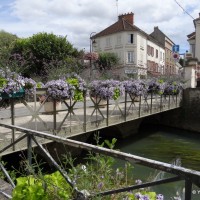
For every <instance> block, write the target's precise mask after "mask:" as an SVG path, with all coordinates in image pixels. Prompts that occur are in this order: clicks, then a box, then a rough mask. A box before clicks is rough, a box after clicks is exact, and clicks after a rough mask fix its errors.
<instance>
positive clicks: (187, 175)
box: [0, 123, 200, 200]
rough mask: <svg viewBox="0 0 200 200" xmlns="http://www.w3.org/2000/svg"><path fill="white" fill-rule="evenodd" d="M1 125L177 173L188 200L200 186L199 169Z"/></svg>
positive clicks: (29, 134) (28, 134)
mask: <svg viewBox="0 0 200 200" xmlns="http://www.w3.org/2000/svg"><path fill="white" fill-rule="evenodd" d="M0 126H2V127H6V128H10V129H16V130H17V131H20V132H22V133H25V134H26V135H27V137H28V136H31V137H34V138H35V136H37V137H41V138H45V139H48V140H52V141H55V142H58V143H62V144H66V145H68V146H71V147H76V148H80V149H84V150H89V151H93V152H96V153H100V154H104V155H108V156H111V157H115V158H119V159H121V160H125V161H128V162H130V163H137V164H140V165H143V166H147V167H150V168H153V169H158V170H161V171H165V172H168V173H170V174H174V175H176V177H174V178H172V180H171V181H172V182H173V181H175V179H177V180H180V179H182V180H185V186H186V190H185V191H186V192H185V197H187V198H186V199H187V200H191V192H192V191H191V190H192V187H191V186H192V184H195V185H196V186H198V187H200V172H199V171H195V170H191V169H187V168H184V167H180V166H176V165H172V164H168V163H164V162H160V161H156V160H152V159H148V158H144V157H140V156H136V155H131V154H128V153H124V152H120V151H117V150H113V149H107V148H104V147H100V146H95V145H92V144H87V143H83V142H79V141H75V140H72V139H66V138H62V137H59V136H56V135H52V134H48V133H43V132H40V131H34V130H30V129H26V128H22V127H19V126H14V125H7V124H2V123H0ZM34 140H35V139H34ZM15 142H16V141H15ZM30 144H31V143H28V145H30ZM27 149H28V150H29V151H31V148H30V146H29V147H28V148H27ZM27 155H28V156H30V155H31V154H30V152H28V154H27ZM46 156H48V157H49V155H48V154H46ZM29 159H30V158H29ZM163 182H165V180H163ZM158 183H159V182H158ZM152 184H156V182H154V183H152ZM140 186H141V188H142V186H145V185H140ZM128 189H129V188H127V190H126V191H128ZM133 189H134V187H133ZM77 191H78V190H77ZM123 191H124V190H123ZM112 192H113V193H115V191H112ZM118 192H119V191H118ZM106 194H107V193H105V194H104V195H106ZM109 194H110V192H109ZM102 195H103V194H102Z"/></svg>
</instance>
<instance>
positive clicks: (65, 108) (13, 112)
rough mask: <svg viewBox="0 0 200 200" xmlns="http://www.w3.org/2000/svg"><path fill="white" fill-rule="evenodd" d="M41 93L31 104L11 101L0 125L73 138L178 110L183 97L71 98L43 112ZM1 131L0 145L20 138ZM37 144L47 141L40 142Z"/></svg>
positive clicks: (1, 112)
mask: <svg viewBox="0 0 200 200" xmlns="http://www.w3.org/2000/svg"><path fill="white" fill-rule="evenodd" d="M44 92H45V91H43V93H44ZM41 94H42V93H41V91H39V92H38V93H36V94H35V96H34V102H27V101H25V100H24V99H22V100H21V102H22V103H21V104H16V105H15V100H14V99H12V101H11V106H10V110H9V109H6V110H0V123H4V124H11V125H17V126H20V127H24V128H28V129H31V130H38V131H43V132H48V133H52V134H54V135H59V136H62V137H72V136H75V135H79V134H83V133H86V132H91V131H95V130H99V129H102V128H105V127H108V126H113V125H117V124H121V123H124V122H127V121H131V120H135V119H138V118H142V117H147V116H150V115H153V114H157V113H160V112H164V111H167V110H171V109H175V108H178V107H180V102H181V98H182V95H181V94H179V95H154V94H152V93H150V94H148V95H146V96H145V97H143V96H139V97H135V96H132V95H129V94H128V93H125V95H124V96H122V97H120V98H119V99H117V100H115V101H114V100H107V101H103V100H101V99H95V98H91V97H84V100H83V101H81V102H77V101H73V100H72V99H68V100H65V101H63V102H62V108H60V109H57V108H56V105H57V102H56V101H54V102H53V105H52V106H53V110H52V111H50V112H48V111H45V110H44V106H45V103H46V102H47V101H48V96H47V97H46V98H45V100H43V102H42V103H40V102H39V101H37V99H38V98H37V95H41ZM1 132H2V133H5V134H1V137H0V139H1V141H0V146H2V145H8V144H9V143H10V142H13V141H15V140H16V139H17V138H18V137H20V136H21V135H22V133H20V132H17V131H16V130H15V129H12V130H11V131H10V130H9V129H6V128H4V129H3V128H1ZM40 142H41V143H44V142H46V141H45V140H41V141H40ZM23 148H26V147H25V146H24V144H23V141H22V142H21V143H19V144H18V145H13V146H12V149H9V151H17V150H21V149H23Z"/></svg>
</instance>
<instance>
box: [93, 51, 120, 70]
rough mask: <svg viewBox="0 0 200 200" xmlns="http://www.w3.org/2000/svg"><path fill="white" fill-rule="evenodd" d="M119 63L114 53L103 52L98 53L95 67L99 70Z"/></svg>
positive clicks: (107, 68)
mask: <svg viewBox="0 0 200 200" xmlns="http://www.w3.org/2000/svg"><path fill="white" fill-rule="evenodd" d="M118 63H119V58H118V56H117V55H116V54H115V53H110V52H103V53H100V54H99V58H98V60H97V61H96V64H97V68H98V69H99V70H100V71H105V70H110V69H112V68H113V67H114V66H116V65H117V64H118Z"/></svg>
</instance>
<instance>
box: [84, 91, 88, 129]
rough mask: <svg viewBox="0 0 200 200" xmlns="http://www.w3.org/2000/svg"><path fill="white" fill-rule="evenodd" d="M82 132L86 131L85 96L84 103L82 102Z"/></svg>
mask: <svg viewBox="0 0 200 200" xmlns="http://www.w3.org/2000/svg"><path fill="white" fill-rule="evenodd" d="M83 115H84V116H83V130H84V132H86V131H87V127H86V95H84V102H83Z"/></svg>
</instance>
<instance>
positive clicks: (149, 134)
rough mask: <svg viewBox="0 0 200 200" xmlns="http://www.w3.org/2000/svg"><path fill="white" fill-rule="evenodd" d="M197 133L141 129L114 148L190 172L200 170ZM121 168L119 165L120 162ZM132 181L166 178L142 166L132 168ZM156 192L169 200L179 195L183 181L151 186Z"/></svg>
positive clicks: (199, 147)
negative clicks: (183, 168)
mask: <svg viewBox="0 0 200 200" xmlns="http://www.w3.org/2000/svg"><path fill="white" fill-rule="evenodd" d="M199 144H200V134H194V133H191V132H187V131H183V130H177V129H169V128H165V127H162V128H159V130H153V131H152V129H148V130H144V129H143V130H141V131H140V132H139V133H138V135H135V136H131V137H129V138H127V139H124V140H118V144H117V146H116V148H117V149H120V150H121V151H123V152H127V153H131V154H134V155H138V156H142V157H145V158H150V159H154V160H158V161H162V162H166V163H174V164H176V165H178V166H183V167H186V168H189V169H194V170H197V171H200V145H199ZM119 165H120V162H119ZM134 171H135V178H136V179H142V180H144V181H145V180H148V179H151V180H152V179H156V180H158V179H160V178H163V177H165V178H166V177H167V176H169V175H167V174H166V173H164V172H159V171H155V170H152V169H150V168H147V167H143V166H141V165H134ZM154 190H156V191H157V192H159V193H163V194H164V195H165V197H166V198H165V199H171V198H170V197H172V196H174V195H175V194H176V193H177V192H178V193H179V194H180V195H182V193H183V190H184V182H176V183H171V184H165V185H162V186H159V187H154ZM192 199H194V200H197V199H198V200H199V199H200V194H199V195H193V197H192Z"/></svg>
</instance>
